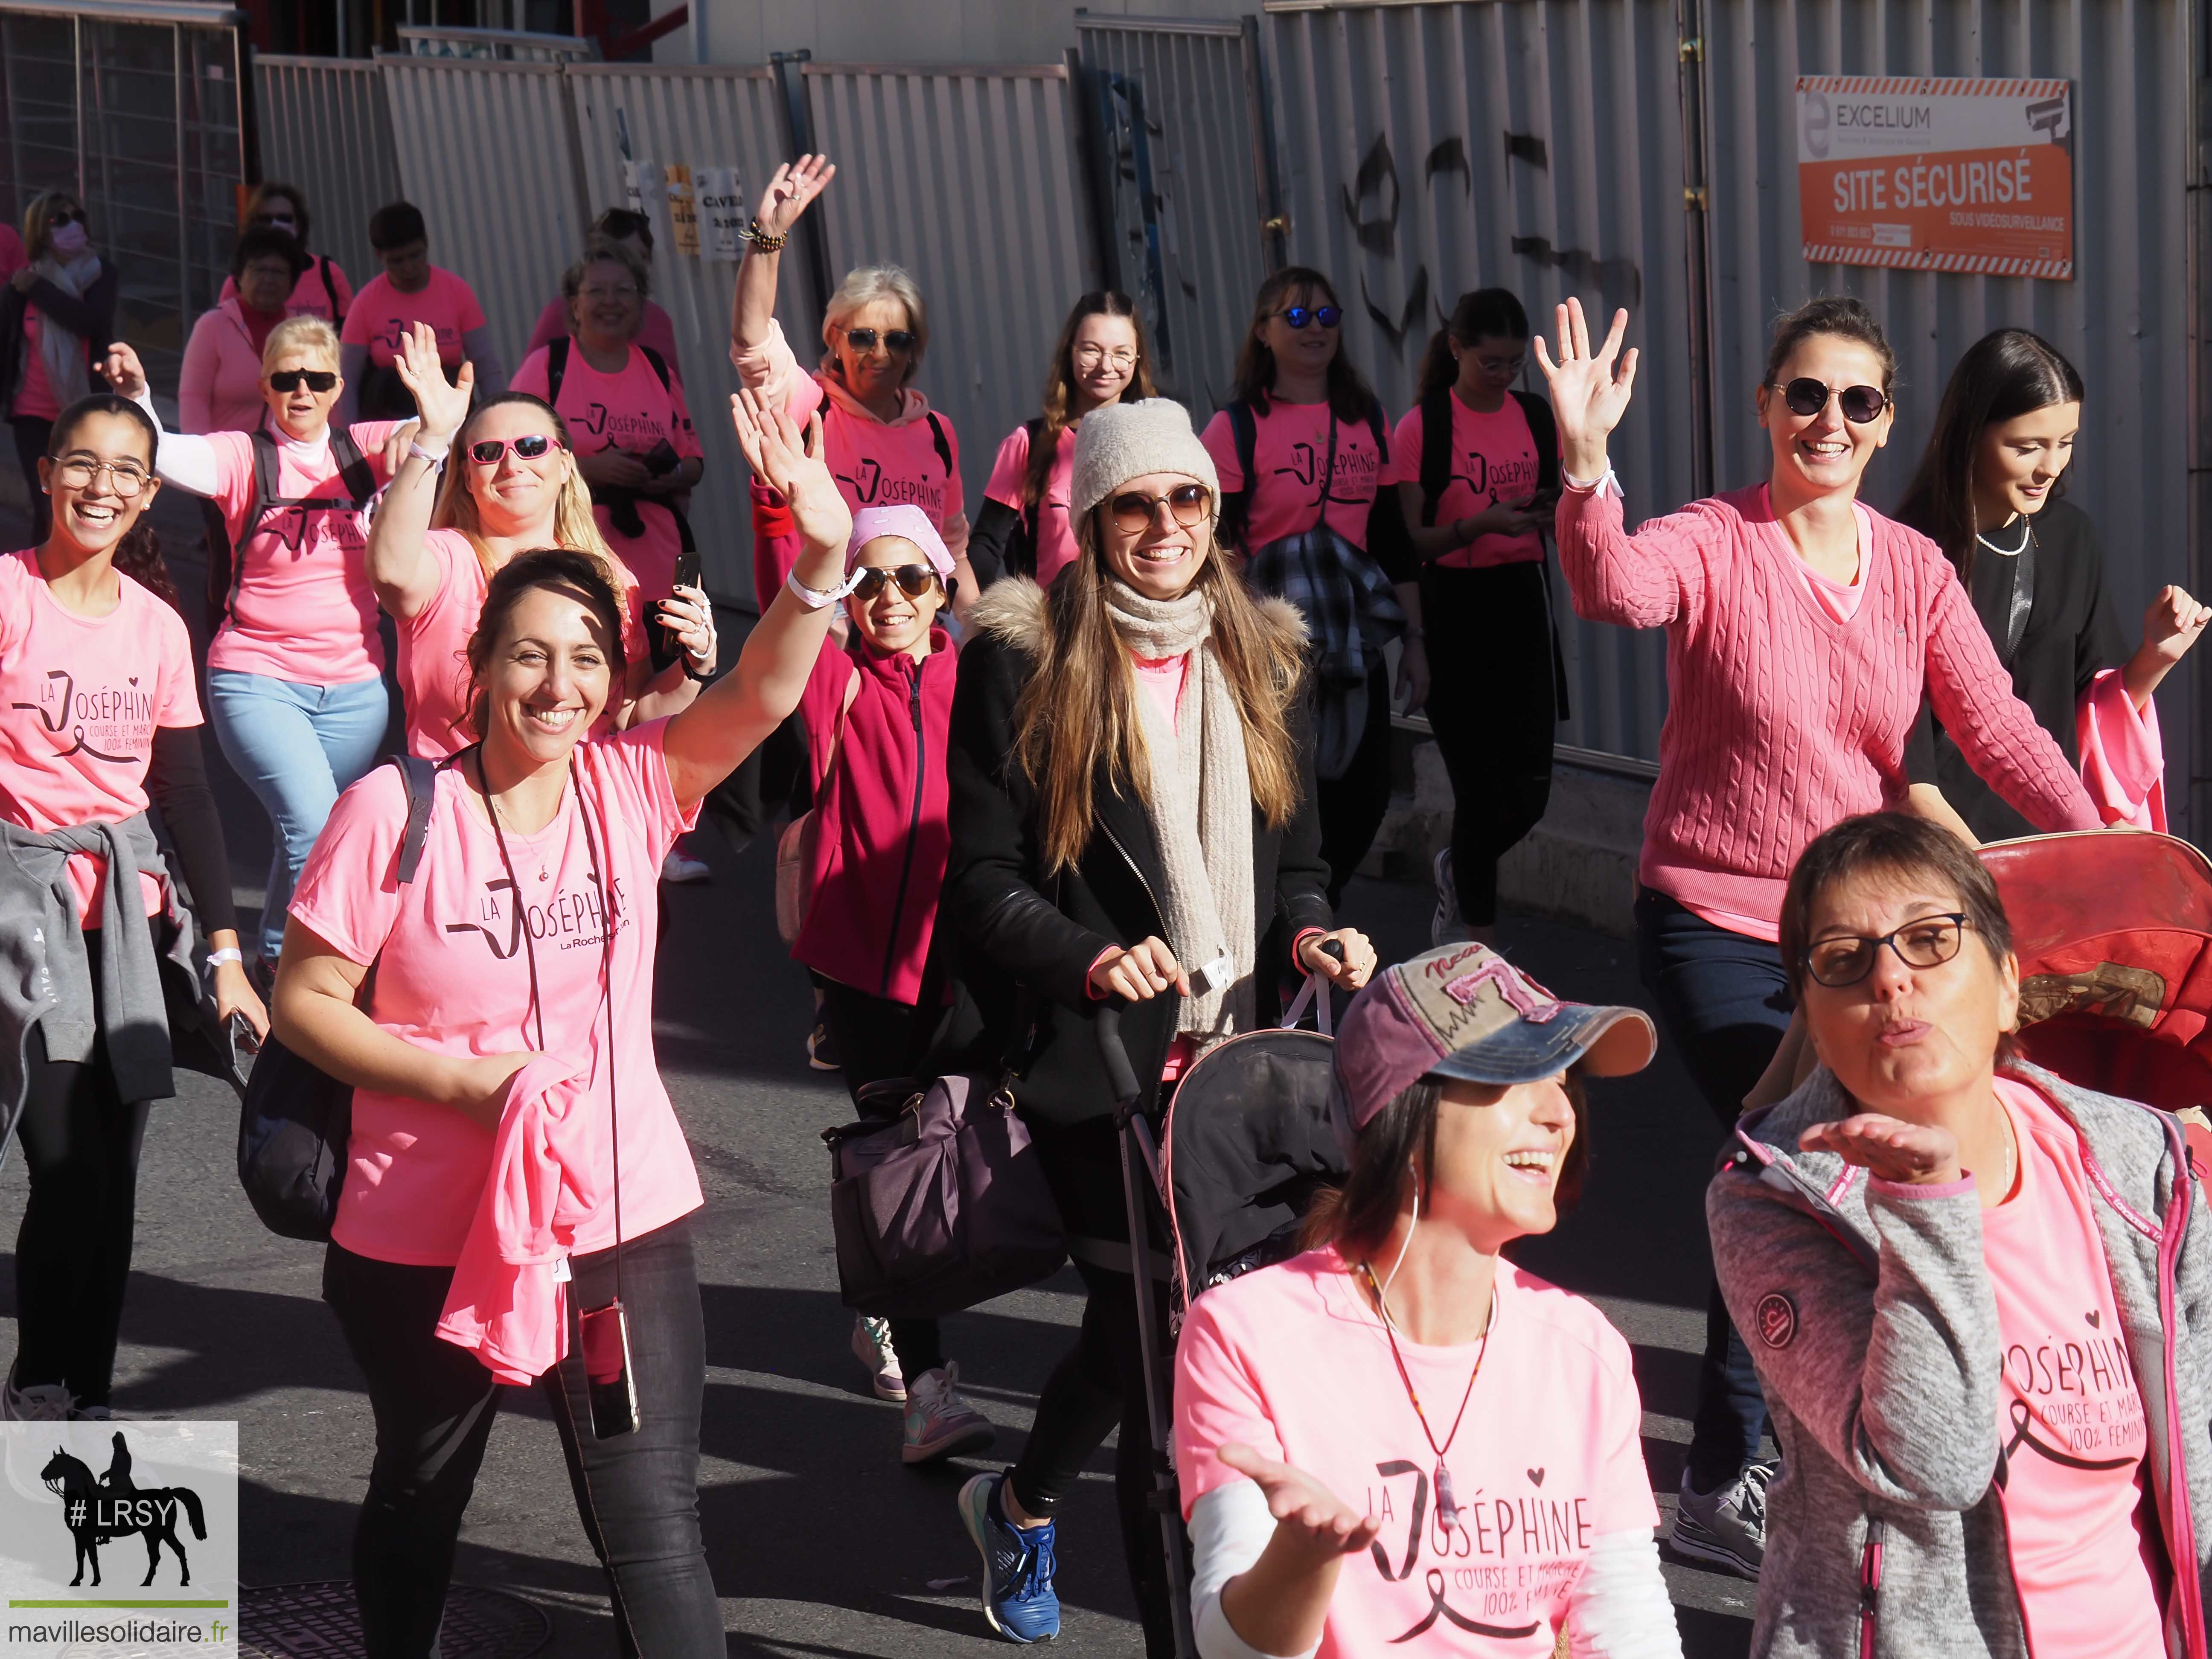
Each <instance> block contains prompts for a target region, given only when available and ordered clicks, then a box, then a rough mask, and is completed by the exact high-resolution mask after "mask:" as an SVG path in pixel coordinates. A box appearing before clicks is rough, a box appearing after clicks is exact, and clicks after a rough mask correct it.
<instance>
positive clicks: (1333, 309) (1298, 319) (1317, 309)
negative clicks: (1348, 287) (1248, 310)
mask: <svg viewBox="0 0 2212 1659" xmlns="http://www.w3.org/2000/svg"><path fill="white" fill-rule="evenodd" d="M1268 314H1269V315H1270V316H1273V317H1279V318H1281V319H1283V320H1284V321H1285V322H1286V323H1288V324H1289V325H1291V327H1292V328H1304V326H1305V325H1307V324H1308V323H1319V324H1320V325H1322V327H1323V328H1334V327H1335V326H1336V325H1338V324H1339V323H1340V322H1342V321H1343V320H1344V312H1343V309H1342V307H1338V306H1291V307H1286V308H1285V309H1284V310H1281V311H1276V312H1270V313H1268Z"/></svg>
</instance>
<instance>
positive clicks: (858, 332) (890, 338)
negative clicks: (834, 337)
mask: <svg viewBox="0 0 2212 1659" xmlns="http://www.w3.org/2000/svg"><path fill="white" fill-rule="evenodd" d="M878 340H881V341H882V342H883V343H884V350H886V351H911V350H913V349H914V331H912V330H911V329H904V328H894V329H890V330H880V329H873V328H848V329H847V330H846V331H845V343H847V344H848V345H849V346H851V347H852V348H853V349H854V350H855V351H873V350H874V349H876V342H877V341H878Z"/></svg>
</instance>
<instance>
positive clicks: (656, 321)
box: [522, 294, 676, 368]
mask: <svg viewBox="0 0 2212 1659" xmlns="http://www.w3.org/2000/svg"><path fill="white" fill-rule="evenodd" d="M566 338H568V301H566V300H564V299H562V297H561V296H560V295H557V294H556V295H554V296H553V297H552V298H551V299H550V300H548V301H546V302H545V309H544V310H543V311H541V312H539V313H538V326H537V327H536V328H533V329H532V330H531V331H530V343H529V344H528V345H526V346H525V347H524V348H523V351H522V355H523V356H526V357H527V356H529V355H530V354H531V353H532V352H533V351H535V350H537V349H538V347H540V346H542V345H550V344H551V343H553V342H554V341H556V340H564V339H566ZM637 343H639V344H640V345H649V346H651V347H652V348H653V349H654V350H655V351H657V352H659V354H660V355H661V356H663V357H665V358H666V359H667V360H668V366H669V367H670V368H675V367H676V324H675V321H674V319H671V317H670V316H669V314H668V313H666V312H665V311H664V310H662V309H661V308H660V307H659V306H657V305H655V304H653V301H650V300H647V301H646V302H645V321H644V322H642V323H641V324H640V325H638V331H637Z"/></svg>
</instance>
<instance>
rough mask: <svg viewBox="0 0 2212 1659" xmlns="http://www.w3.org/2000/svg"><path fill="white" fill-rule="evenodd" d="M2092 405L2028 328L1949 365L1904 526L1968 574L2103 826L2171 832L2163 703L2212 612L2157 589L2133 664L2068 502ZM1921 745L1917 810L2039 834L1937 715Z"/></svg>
mask: <svg viewBox="0 0 2212 1659" xmlns="http://www.w3.org/2000/svg"><path fill="white" fill-rule="evenodd" d="M2081 401H2082V386H2081V375H2080V374H2079V373H2077V372H2076V371H2075V368H2074V365H2073V364H2071V363H2069V362H2067V361H2066V359H2065V358H2064V357H2063V356H2061V355H2060V354H2059V352H2058V349H2057V347H2055V346H2053V345H2051V343H2050V342H2048V341H2046V340H2044V339H2042V338H2040V337H2038V336H2036V335H2033V334H2031V333H2029V332H2028V331H2027V330H2026V329H2024V328H2001V329H1998V330H1996V331H1995V332H1993V333H1990V334H1986V335H1984V336H1983V337H1982V338H1981V339H1979V340H1978V341H1977V342H1975V343H1974V344H1973V345H1972V346H1971V347H1969V348H1968V349H1967V351H1966V356H1963V357H1961V358H1960V360H1959V366H1958V368H1954V369H1953V370H1952V371H1951V383H1950V385H1949V386H1946V387H1945V388H1944V390H1943V402H1942V405H1941V406H1940V407H1939V408H1938V409H1937V410H1936V430H1935V431H1934V432H1933V433H1931V434H1930V435H1929V439H1928V450H1927V453H1925V454H1923V456H1922V457H1921V459H1920V470H1919V471H1918V472H1917V473H1916V474H1915V475H1914V476H1913V479H1912V485H1911V488H1910V489H1907V490H1906V491H1905V499H1904V500H1903V501H1900V502H1899V504H1898V508H1897V516H1898V518H1899V520H1902V521H1903V522H1904V523H1906V524H1909V525H1911V526H1912V527H1913V528H1914V529H1916V530H1918V531H1920V532H1923V534H1925V535H1927V536H1929V537H1930V538H1933V539H1934V540H1935V542H1936V545H1937V546H1939V547H1941V548H1942V550H1943V556H1944V557H1946V558H1948V559H1949V560H1950V561H1951V563H1952V565H1953V567H1954V568H1956V569H1957V571H1958V573H1959V580H1961V581H1963V582H1965V583H1966V590H1967V592H1970V593H1971V594H1972V596H1973V600H1974V612H1975V614H1976V615H1977V616H1978V617H1980V618H1981V622H1982V626H1983V627H1984V628H1985V629H1988V630H1989V635H1990V642H1991V643H1992V644H1994V645H1995V646H1996V650H1997V655H1998V657H1999V659H2002V662H2003V663H2004V665H2005V666H2006V667H2007V668H2008V669H2009V670H2010V671H2011V673H2012V689H2013V695H2014V696H2017V697H2018V698H2019V699H2020V700H2021V702H2024V703H2026V704H2027V706H2028V708H2031V709H2033V711H2034V714H2035V718H2036V721H2037V723H2038V724H2039V725H2040V726H2042V727H2043V729H2044V730H2045V731H2046V732H2050V733H2051V738H2053V740H2055V741H2056V742H2057V744H2058V746H2059V747H2060V748H2061V749H2063V750H2065V751H2066V755H2067V757H2068V758H2069V760H2074V761H2076V762H2078V763H2079V764H2080V766H2081V779H2082V781H2083V782H2084V783H2086V784H2087V786H2088V787H2089V793H2090V794H2091V796H2092V797H2093V799H2095V800H2096V803H2097V807H2098V810H2099V811H2100V812H2102V813H2103V814H2104V816H2105V818H2106V822H2107V823H2130V824H2133V825H2134V826H2135V827H2136V829H2159V830H2163V829H2165V828H2166V787H2165V775H2166V752H2165V749H2164V747H2163V745H2162V744H2161V743H2160V738H2159V730H2158V707H2157V705H2156V704H2155V703H2154V702H2152V701H2151V694H2152V693H2153V692H2154V691H2155V690H2157V689H2158V686H2159V683H2160V681H2161V680H2163V679H2164V678H2166V675H2167V673H2168V672H2170V671H2172V668H2173V666H2174V665H2175V664H2177V663H2179V661H2180V660H2181V659H2182V658H2183V657H2185V656H2186V655H2187V654H2188V653H2189V649H2190V647H2191V646H2193V645H2195V644H2196V643H2197V638H2198V636H2199V635H2202V634H2203V631H2204V626H2205V623H2207V622H2208V621H2212V611H2208V610H2207V609H2206V608H2205V607H2204V606H2203V605H2199V604H2197V601H2196V600H2195V599H2191V597H2190V596H2189V595H2188V594H2187V593H2186V592H2184V591H2183V590H2182V589H2180V588H2179V587H2172V586H2169V587H2166V588H2164V589H2162V590H2160V593H2159V595H2158V597H2157V598H2156V599H2153V600H2152V601H2151V603H2150V608H2149V609H2148V611H2145V612H2144V613H2143V634H2142V645H2141V646H2139V647H2136V652H2135V653H2134V654H2133V655H2132V656H2130V655H2129V654H2128V652H2127V647H2126V645H2125V643H2124V641H2122V639H2121V637H2120V624H2119V619H2118V617H2116V616H2114V615H2113V613H2112V596H2111V594H2110V593H2109V592H2106V585H2105V557H2104V552H2103V550H2102V549H2101V548H2100V546H2099V545H2098V542H2097V527H2096V526H2095V525H2094V524H2093V523H2091V522H2090V520H2089V515H2088V514H2087V513H2084V512H2082V511H2081V508H2080V507H2075V505H2073V503H2071V502H2070V501H2063V500H2061V499H2059V498H2060V497H2061V496H2062V495H2064V493H2065V489H2066V469H2067V466H2068V465H2069V463H2070V462H2071V461H2072V460H2073V459H2074V435H2075V432H2076V430H2078V429H2079V428H2080V426H2081ZM1913 737H1914V741H1913V744H1912V747H1911V749H1909V750H1907V751H1906V765H1907V767H1908V769H1909V773H1910V775H1911V779H1912V782H1913V786H1914V799H1915V800H1916V801H1917V802H1921V803H1923V805H1927V806H1929V807H1932V808H1933V809H1935V810H1936V811H1942V810H1943V809H1945V808H1948V811H1949V812H1950V813H1951V814H1952V815H1953V816H1951V817H1950V818H1949V820H1948V821H1949V822H1950V823H1952V825H1953V827H1954V829H1960V830H1962V831H1963V832H1964V833H1965V834H1966V836H1967V837H1968V838H1969V839H1970V840H1974V841H2003V840H2007V839H2008V838H2010V837H2012V836H2025V835H2028V834H2031V833H2032V832H2033V825H2031V824H2030V823H2028V822H2027V819H2026V818H2024V817H2021V815H2020V813H2018V812H2017V811H2015V810H2014V809H2013V808H2012V807H2010V806H2008V805H2006V803H2005V802H2004V801H2003V799H2002V798H2000V797H1999V796H1998V795H1997V794H1996V792H1995V791H1994V790H1992V789H1991V788H1990V787H1989V786H1988V785H1987V784H1986V783H1984V782H1983V781H1982V780H1981V779H1980V778H1978V777H1977V776H1976V775H1974V772H1973V769H1972V767H1970V766H1968V765H1967V763H1966V757H1965V755H1964V754H1963V752H1962V751H1961V750H1960V748H1959V745H1958V743H1957V742H1956V741H1955V740H1954V738H1952V736H1951V734H1950V733H1949V732H1948V731H1945V730H1944V729H1942V727H1941V726H1938V725H1937V724H1936V720H1935V719H1934V717H1933V715H1932V714H1930V713H1929V711H1927V710H1925V709H1923V711H1922V714H1921V722H1920V726H1919V727H1918V728H1917V730H1916V731H1915V732H1914V734H1913ZM1930 796H1933V797H1934V799H1933V800H1932V801H1931V800H1930V799H1929V797H1930Z"/></svg>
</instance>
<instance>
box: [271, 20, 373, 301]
mask: <svg viewBox="0 0 2212 1659" xmlns="http://www.w3.org/2000/svg"><path fill="white" fill-rule="evenodd" d="M253 73H254V97H255V100H256V102H255V111H254V113H255V115H256V117H257V118H258V124H259V126H260V129H261V176H262V177H263V178H264V179H283V181H284V182H285V183H287V184H289V185H297V186H299V188H300V189H301V190H302V191H306V192H307V209H308V211H309V212H310V213H311V214H312V215H313V218H314V226H313V233H312V240H313V245H314V246H313V251H314V252H317V253H324V254H327V255H329V256H330V257H331V258H333V259H335V260H337V263H338V264H339V265H340V266H341V267H342V268H343V270H344V271H345V274H346V275H347V276H349V277H350V278H351V279H352V281H353V284H354V286H355V287H356V288H359V287H360V286H361V285H362V283H365V282H367V281H368V279H369V278H370V277H372V276H375V275H376V273H377V270H378V269H379V267H378V264H377V258H376V252H375V250H374V249H373V248H371V247H370V246H369V245H368V216H369V215H371V214H372V213H374V212H375V211H376V210H377V209H379V208H380V207H382V206H383V205H384V204H386V202H391V201H396V200H397V199H398V197H399V195H400V193H401V191H400V184H399V161H398V154H397V153H396V151H395V150H394V149H393V147H392V112H391V108H390V106H389V104H388V103H387V101H386V96H385V90H384V76H383V73H382V71H381V70H379V69H378V67H377V66H376V64H374V63H373V62H371V61H369V60H368V59H367V58H292V57H282V56H278V55H276V54H273V53H256V54H255V56H254V59H253Z"/></svg>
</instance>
